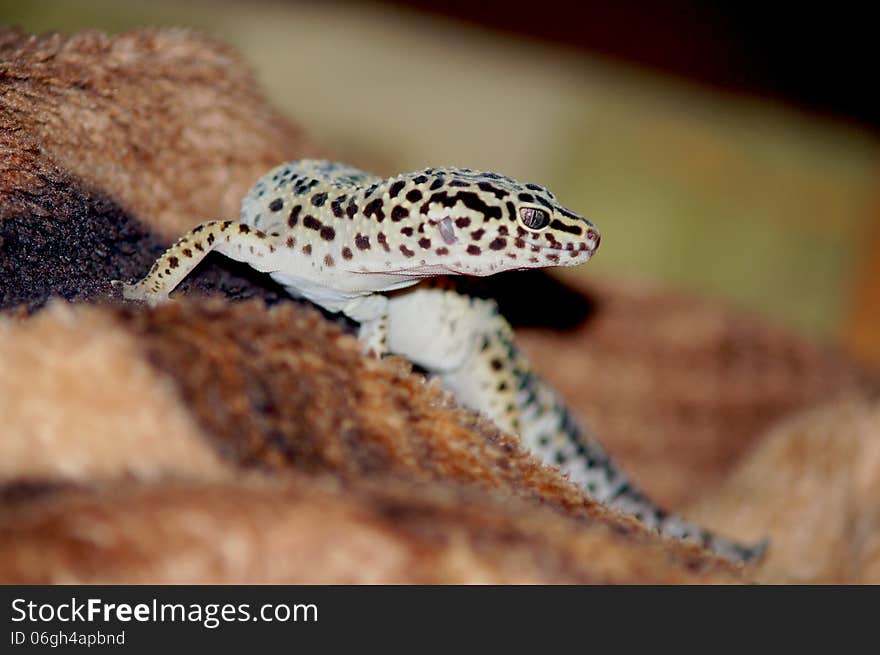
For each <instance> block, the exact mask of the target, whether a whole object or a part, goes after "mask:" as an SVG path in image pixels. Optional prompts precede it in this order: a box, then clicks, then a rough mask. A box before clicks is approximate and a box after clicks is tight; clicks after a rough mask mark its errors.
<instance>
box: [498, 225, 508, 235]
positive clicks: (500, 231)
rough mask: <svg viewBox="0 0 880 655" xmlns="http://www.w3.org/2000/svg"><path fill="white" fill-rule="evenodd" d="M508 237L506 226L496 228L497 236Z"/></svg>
mask: <svg viewBox="0 0 880 655" xmlns="http://www.w3.org/2000/svg"><path fill="white" fill-rule="evenodd" d="M507 235H508V232H507V226H506V225H501V226H499V227H498V236H502V237H506V236H507Z"/></svg>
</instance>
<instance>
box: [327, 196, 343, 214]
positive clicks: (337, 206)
mask: <svg viewBox="0 0 880 655" xmlns="http://www.w3.org/2000/svg"><path fill="white" fill-rule="evenodd" d="M343 197H344V196H343ZM343 202H344V201H343V200H342V199H341V198H337V199H336V200H334V201H332V202H331V203H330V209H331V210H332V211H333V215H334V216H335V217H336V218H342V217H343V216H344V215H345V212H344V211H343V209H342V203H343Z"/></svg>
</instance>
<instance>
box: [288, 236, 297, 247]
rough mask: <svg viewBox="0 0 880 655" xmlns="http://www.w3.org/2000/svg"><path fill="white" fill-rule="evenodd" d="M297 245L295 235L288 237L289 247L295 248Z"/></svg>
mask: <svg viewBox="0 0 880 655" xmlns="http://www.w3.org/2000/svg"><path fill="white" fill-rule="evenodd" d="M295 245H296V239H294V238H293V237H287V247H288V248H293V247H294V246H295Z"/></svg>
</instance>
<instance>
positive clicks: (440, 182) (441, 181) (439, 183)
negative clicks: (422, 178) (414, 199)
mask: <svg viewBox="0 0 880 655" xmlns="http://www.w3.org/2000/svg"><path fill="white" fill-rule="evenodd" d="M444 184H446V180H445V179H443V178H442V177H435V178H434V181H433V182H431V186H429V187H428V189H429V190H431V191H436V190H437V189H439V188H440V187H442V186H443V185H444Z"/></svg>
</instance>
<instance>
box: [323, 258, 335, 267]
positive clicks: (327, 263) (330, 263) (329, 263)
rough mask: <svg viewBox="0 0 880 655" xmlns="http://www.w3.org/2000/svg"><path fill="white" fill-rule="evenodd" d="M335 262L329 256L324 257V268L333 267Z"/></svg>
mask: <svg viewBox="0 0 880 655" xmlns="http://www.w3.org/2000/svg"><path fill="white" fill-rule="evenodd" d="M334 264H335V262H334V261H333V258H332V257H331V256H330V255H324V266H327V267H330V266H333V265H334Z"/></svg>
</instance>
